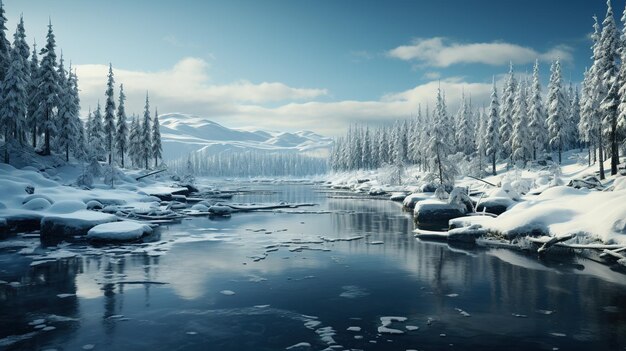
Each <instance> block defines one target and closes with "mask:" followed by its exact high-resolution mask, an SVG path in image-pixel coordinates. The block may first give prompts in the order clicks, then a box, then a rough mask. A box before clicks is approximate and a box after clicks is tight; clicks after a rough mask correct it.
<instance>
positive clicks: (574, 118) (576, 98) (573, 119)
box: [567, 86, 581, 147]
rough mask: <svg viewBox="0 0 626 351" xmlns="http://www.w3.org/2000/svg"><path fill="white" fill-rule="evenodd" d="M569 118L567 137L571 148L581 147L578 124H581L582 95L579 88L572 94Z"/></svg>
mask: <svg viewBox="0 0 626 351" xmlns="http://www.w3.org/2000/svg"><path fill="white" fill-rule="evenodd" d="M570 99H571V101H570V109H569V118H568V128H567V135H568V140H569V143H570V146H571V147H579V146H580V145H581V144H580V138H579V137H578V124H579V123H580V94H579V92H578V86H577V87H576V88H574V91H573V92H572V96H571V98H570Z"/></svg>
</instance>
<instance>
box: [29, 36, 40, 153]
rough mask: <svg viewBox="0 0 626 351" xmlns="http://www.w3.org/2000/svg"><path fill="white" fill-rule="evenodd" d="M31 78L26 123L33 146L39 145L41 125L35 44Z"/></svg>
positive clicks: (30, 65) (37, 61)
mask: <svg viewBox="0 0 626 351" xmlns="http://www.w3.org/2000/svg"><path fill="white" fill-rule="evenodd" d="M29 73H30V79H29V82H28V83H29V84H28V86H27V92H28V111H27V117H26V123H27V125H28V128H29V130H30V133H31V142H32V145H33V148H36V147H37V136H38V131H37V129H38V128H39V126H40V125H41V120H42V118H41V115H40V114H39V113H40V107H39V105H40V104H41V102H40V100H39V99H38V98H37V93H38V89H39V81H40V80H39V60H38V59H37V45H36V44H33V53H32V55H31V60H30V64H29Z"/></svg>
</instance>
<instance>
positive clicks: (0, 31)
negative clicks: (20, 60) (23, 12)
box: [0, 0, 11, 82]
mask: <svg viewBox="0 0 626 351" xmlns="http://www.w3.org/2000/svg"><path fill="white" fill-rule="evenodd" d="M6 23H7V18H6V16H5V15H4V4H3V3H2V0H0V82H3V81H4V80H5V76H6V74H7V71H8V70H9V65H10V63H11V43H9V40H8V39H7V34H6V31H7V26H6Z"/></svg>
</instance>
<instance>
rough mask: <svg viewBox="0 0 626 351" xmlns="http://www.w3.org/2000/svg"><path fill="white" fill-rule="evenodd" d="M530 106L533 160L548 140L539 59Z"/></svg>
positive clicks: (529, 131) (534, 68)
mask: <svg viewBox="0 0 626 351" xmlns="http://www.w3.org/2000/svg"><path fill="white" fill-rule="evenodd" d="M529 100H530V104H529V106H528V119H529V121H528V133H529V138H530V142H531V148H532V155H533V160H536V159H537V153H539V152H542V151H543V150H544V148H545V145H546V143H547V142H548V133H547V131H546V125H545V121H546V114H545V110H544V107H543V99H542V97H541V81H540V79H539V60H537V61H535V66H534V67H533V82H532V86H531V93H530V98H529Z"/></svg>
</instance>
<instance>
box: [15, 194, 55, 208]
mask: <svg viewBox="0 0 626 351" xmlns="http://www.w3.org/2000/svg"><path fill="white" fill-rule="evenodd" d="M51 205H52V204H51V203H50V201H48V200H46V199H45V198H42V197H37V198H34V199H32V200H30V201H28V202H26V203H25V204H23V205H22V208H23V209H25V210H31V211H42V210H45V209H47V208H49V207H50V206H51Z"/></svg>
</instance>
